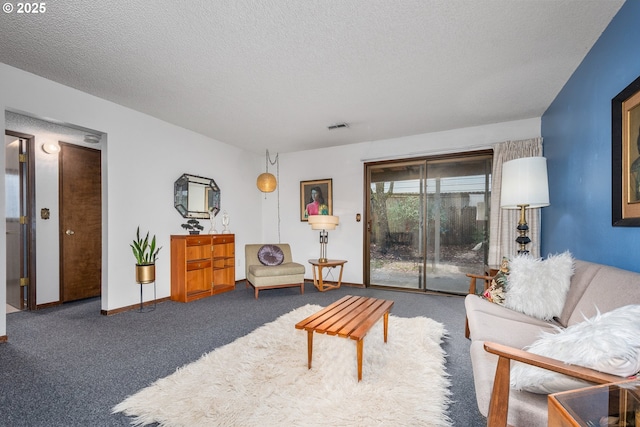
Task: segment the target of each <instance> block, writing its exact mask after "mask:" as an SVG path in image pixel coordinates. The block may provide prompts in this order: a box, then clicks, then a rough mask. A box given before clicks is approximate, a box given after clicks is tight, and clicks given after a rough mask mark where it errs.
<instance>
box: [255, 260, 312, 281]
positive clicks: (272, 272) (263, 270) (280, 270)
mask: <svg viewBox="0 0 640 427" xmlns="http://www.w3.org/2000/svg"><path fill="white" fill-rule="evenodd" d="M249 274H251V275H253V276H255V277H268V276H288V275H292V274H304V265H302V264H298V263H297V262H285V263H282V264H280V265H258V264H254V265H250V266H249Z"/></svg>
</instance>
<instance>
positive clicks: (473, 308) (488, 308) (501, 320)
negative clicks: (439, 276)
mask: <svg viewBox="0 0 640 427" xmlns="http://www.w3.org/2000/svg"><path fill="white" fill-rule="evenodd" d="M464 303H465V309H466V312H467V319H468V321H469V331H470V333H471V335H470V338H471V339H472V340H473V341H492V342H496V343H498V344H504V345H508V346H511V347H517V348H523V347H525V346H527V345H530V344H532V343H533V342H535V340H537V339H538V338H540V333H541V331H547V332H553V331H554V330H555V329H554V326H553V325H552V324H551V323H549V322H545V321H544V320H538V319H534V318H532V317H530V316H527V315H526V314H522V313H519V312H517V311H514V310H511V309H508V308H506V307H504V306H500V305H497V304H492V303H490V302H489V301H487V300H485V299H483V298H480V297H479V296H477V295H467V296H466V298H465V300H464Z"/></svg>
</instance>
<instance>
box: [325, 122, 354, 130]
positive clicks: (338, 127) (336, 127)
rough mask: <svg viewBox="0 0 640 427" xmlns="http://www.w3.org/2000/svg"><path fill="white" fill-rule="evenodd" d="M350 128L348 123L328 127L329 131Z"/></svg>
mask: <svg viewBox="0 0 640 427" xmlns="http://www.w3.org/2000/svg"><path fill="white" fill-rule="evenodd" d="M348 127H349V125H348V124H346V123H337V124H335V125H331V126H327V129H329V130H334V129H340V128H348Z"/></svg>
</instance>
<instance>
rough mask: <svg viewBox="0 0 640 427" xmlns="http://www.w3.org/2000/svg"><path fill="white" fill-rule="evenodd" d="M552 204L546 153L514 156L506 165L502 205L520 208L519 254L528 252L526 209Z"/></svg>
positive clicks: (504, 207) (503, 206) (503, 177)
mask: <svg viewBox="0 0 640 427" xmlns="http://www.w3.org/2000/svg"><path fill="white" fill-rule="evenodd" d="M544 206H549V182H548V178H547V159H546V158H544V157H523V158H520V159H515V160H510V161H508V162H505V163H504V164H503V165H502V190H501V192H500V207H501V208H502V209H520V221H519V222H518V227H517V230H518V237H517V238H516V243H518V245H519V248H520V249H519V250H518V254H528V253H529V251H528V250H527V244H528V243H531V239H530V238H529V237H528V236H527V232H528V231H529V226H528V225H527V218H526V209H527V208H541V207H544Z"/></svg>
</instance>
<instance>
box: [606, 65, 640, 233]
mask: <svg viewBox="0 0 640 427" xmlns="http://www.w3.org/2000/svg"><path fill="white" fill-rule="evenodd" d="M611 174H612V176H611V190H612V197H611V200H612V224H613V225H614V226H624V227H640V77H638V78H637V79H636V80H635V81H634V82H633V83H631V84H630V85H629V86H627V87H626V88H625V89H624V90H623V91H622V92H620V93H619V94H618V95H616V97H615V98H613V100H612V101H611Z"/></svg>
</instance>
